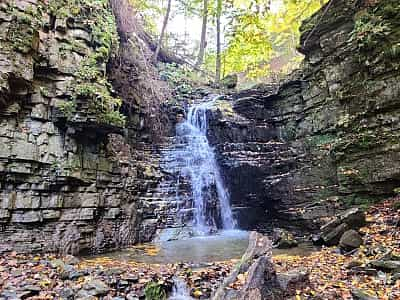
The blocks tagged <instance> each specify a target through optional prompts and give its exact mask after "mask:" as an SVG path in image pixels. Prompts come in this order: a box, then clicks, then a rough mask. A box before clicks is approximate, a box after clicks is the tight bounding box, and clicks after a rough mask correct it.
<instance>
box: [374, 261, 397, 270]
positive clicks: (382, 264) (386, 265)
mask: <svg viewBox="0 0 400 300" xmlns="http://www.w3.org/2000/svg"><path fill="white" fill-rule="evenodd" d="M369 265H370V266H372V267H373V268H376V269H378V270H382V271H385V272H390V273H397V272H400V261H396V260H373V261H370V262H369Z"/></svg>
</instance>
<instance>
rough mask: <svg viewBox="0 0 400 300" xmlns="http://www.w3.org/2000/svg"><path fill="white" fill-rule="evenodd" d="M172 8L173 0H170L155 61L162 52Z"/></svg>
mask: <svg viewBox="0 0 400 300" xmlns="http://www.w3.org/2000/svg"><path fill="white" fill-rule="evenodd" d="M171 6H172V0H168V5H167V11H166V13H165V16H164V22H163V26H162V29H161V33H160V37H159V38H158V44H157V49H156V52H155V53H154V61H157V59H158V54H159V53H160V50H161V45H162V41H163V39H164V35H165V30H166V29H167V24H168V19H169V14H170V13H171Z"/></svg>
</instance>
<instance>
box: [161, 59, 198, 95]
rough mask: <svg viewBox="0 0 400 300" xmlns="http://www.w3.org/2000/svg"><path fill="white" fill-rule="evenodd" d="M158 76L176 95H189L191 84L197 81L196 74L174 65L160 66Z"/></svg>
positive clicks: (191, 89)
mask: <svg viewBox="0 0 400 300" xmlns="http://www.w3.org/2000/svg"><path fill="white" fill-rule="evenodd" d="M159 72H160V76H161V78H162V79H163V80H165V81H167V82H168V83H169V84H170V86H171V88H173V89H174V90H175V93H176V94H189V93H191V92H192V91H193V82H195V81H199V80H200V79H199V78H198V77H196V73H195V72H192V71H190V70H189V69H188V68H185V67H182V66H177V65H176V64H160V65H159Z"/></svg>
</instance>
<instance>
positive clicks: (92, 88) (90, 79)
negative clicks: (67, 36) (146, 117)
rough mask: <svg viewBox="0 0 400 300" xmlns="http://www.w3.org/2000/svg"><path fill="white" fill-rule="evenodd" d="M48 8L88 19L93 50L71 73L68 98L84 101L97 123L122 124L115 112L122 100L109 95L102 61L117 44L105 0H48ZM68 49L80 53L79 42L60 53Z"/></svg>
mask: <svg viewBox="0 0 400 300" xmlns="http://www.w3.org/2000/svg"><path fill="white" fill-rule="evenodd" d="M78 8H79V10H78ZM49 9H50V12H52V13H53V14H56V15H60V14H62V15H63V14H64V10H65V9H67V10H68V14H72V15H75V16H76V18H82V19H87V20H89V21H87V22H86V23H87V24H88V26H89V30H90V32H91V35H92V41H93V44H92V46H93V48H94V52H92V53H91V54H90V55H87V56H86V57H85V59H84V60H83V61H82V62H81V64H80V66H79V68H78V70H77V71H76V72H75V73H74V76H75V78H76V79H75V80H74V82H73V83H72V84H71V87H70V91H71V95H72V101H73V102H74V103H77V102H78V101H81V102H88V104H89V113H90V114H92V115H94V116H95V117H96V120H97V122H99V123H102V124H108V125H114V126H119V127H123V126H125V116H123V115H122V114H121V113H120V112H119V109H120V107H121V104H122V101H121V99H119V98H116V97H114V96H113V95H112V87H111V84H110V83H109V82H108V80H107V79H106V78H105V72H106V70H105V62H107V61H108V59H109V57H110V55H111V53H112V52H113V51H114V50H115V48H116V47H117V46H118V44H119V43H118V34H117V29H116V25H115V19H114V16H113V14H112V13H111V10H110V8H109V6H108V1H106V0H70V1H65V0H64V1H52V5H50V8H49ZM90 20H95V22H91V21H90ZM71 51H76V52H78V53H82V52H83V51H82V49H81V47H80V45H79V44H77V43H74V42H72V43H71V44H64V45H63V46H62V47H61V48H60V55H61V56H66V55H67V53H68V52H71ZM75 107H76V104H75Z"/></svg>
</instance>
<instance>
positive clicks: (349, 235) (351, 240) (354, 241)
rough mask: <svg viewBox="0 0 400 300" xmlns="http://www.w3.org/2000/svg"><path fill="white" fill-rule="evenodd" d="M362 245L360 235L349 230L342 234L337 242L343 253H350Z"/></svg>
mask: <svg viewBox="0 0 400 300" xmlns="http://www.w3.org/2000/svg"><path fill="white" fill-rule="evenodd" d="M362 244H363V239H362V237H361V235H360V234H359V233H358V232H357V231H355V230H353V229H351V230H348V231H346V232H345V233H343V235H342V237H341V238H340V241H339V246H340V248H341V249H343V250H345V251H351V250H353V249H356V248H359V247H360V246H361V245H362Z"/></svg>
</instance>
